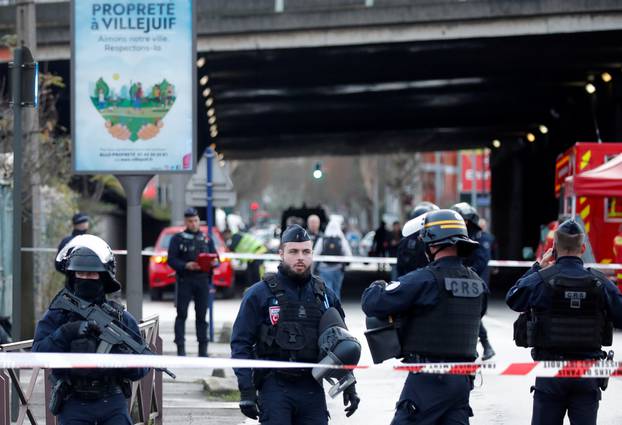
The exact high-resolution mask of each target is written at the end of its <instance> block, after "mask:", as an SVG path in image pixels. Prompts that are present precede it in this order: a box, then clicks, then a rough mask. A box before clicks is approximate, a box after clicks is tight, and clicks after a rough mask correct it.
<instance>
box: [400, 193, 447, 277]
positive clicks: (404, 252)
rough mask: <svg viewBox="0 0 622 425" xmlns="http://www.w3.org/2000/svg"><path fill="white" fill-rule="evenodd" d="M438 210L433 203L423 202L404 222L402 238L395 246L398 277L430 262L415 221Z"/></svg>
mask: <svg viewBox="0 0 622 425" xmlns="http://www.w3.org/2000/svg"><path fill="white" fill-rule="evenodd" d="M438 209H439V208H438V207H437V206H436V205H434V204H433V203H431V202H427V201H424V202H422V203H420V204H418V205H417V206H416V207H415V208H414V209H413V210H412V212H411V213H410V215H409V221H408V222H406V224H405V225H404V228H403V229H402V236H404V237H403V238H402V240H401V241H400V243H399V245H398V246H397V275H398V276H404V275H405V274H407V273H410V272H412V271H414V270H417V269H419V268H421V267H425V266H427V265H428V264H430V260H429V259H428V256H427V255H426V251H425V244H424V243H423V241H422V240H421V239H420V238H419V235H420V229H419V226H418V225H417V224H416V220H415V219H417V218H418V217H421V216H423V215H424V214H426V213H428V212H430V211H438ZM411 232H412V233H411Z"/></svg>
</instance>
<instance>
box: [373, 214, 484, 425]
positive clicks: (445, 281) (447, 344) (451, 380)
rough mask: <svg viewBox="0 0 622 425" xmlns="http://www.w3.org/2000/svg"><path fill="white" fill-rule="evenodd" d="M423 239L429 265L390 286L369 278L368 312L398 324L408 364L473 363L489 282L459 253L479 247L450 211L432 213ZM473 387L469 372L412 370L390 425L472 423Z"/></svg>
mask: <svg viewBox="0 0 622 425" xmlns="http://www.w3.org/2000/svg"><path fill="white" fill-rule="evenodd" d="M421 237H422V240H423V241H424V242H425V244H426V249H427V252H428V256H429V257H430V259H431V260H432V263H430V264H429V265H428V266H426V267H424V268H420V269H418V270H415V271H413V272H411V273H408V274H407V275H405V276H401V277H400V278H399V279H398V280H397V281H396V282H391V283H390V284H388V285H387V284H386V282H383V281H376V282H374V283H372V285H371V286H370V287H369V288H367V289H366V290H365V291H364V292H363V297H362V307H363V311H364V312H365V314H366V315H367V316H375V317H379V318H386V317H389V316H390V317H393V318H394V319H395V320H397V321H399V322H400V323H401V324H400V326H399V332H400V341H401V345H402V348H401V349H402V353H401V355H400V357H403V358H404V360H405V361H406V362H407V363H421V362H423V363H426V362H429V363H437V362H471V361H473V360H475V359H476V358H477V350H476V347H477V334H478V331H479V323H480V316H481V314H482V308H483V297H484V294H485V293H486V291H487V287H486V284H485V283H484V281H483V280H481V278H480V277H479V276H478V275H477V274H476V273H475V272H474V271H473V270H471V269H470V268H468V267H466V266H464V265H463V263H462V258H461V257H465V256H468V255H470V254H471V252H472V251H473V250H474V249H475V248H477V245H478V244H477V242H474V241H472V240H471V239H469V237H468V236H467V228H466V225H465V223H464V221H463V219H462V217H461V216H460V214H458V213H456V212H455V211H451V210H438V211H432V212H429V213H428V214H427V215H426V217H425V222H424V228H423V230H422V231H421ZM472 388H473V385H472V379H471V377H469V376H454V375H429V374H417V373H410V374H409V375H408V378H407V379H406V383H405V384H404V388H403V390H402V394H401V395H400V399H399V402H398V403H397V406H396V412H395V416H394V418H393V422H392V424H393V425H401V424H455V425H459V424H468V423H469V417H470V416H472V414H473V413H472V410H471V407H470V406H469V394H470V391H471V389H472Z"/></svg>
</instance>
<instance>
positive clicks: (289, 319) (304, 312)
mask: <svg viewBox="0 0 622 425" xmlns="http://www.w3.org/2000/svg"><path fill="white" fill-rule="evenodd" d="M264 282H265V283H266V285H268V288H269V289H270V292H272V294H273V295H274V296H275V297H276V299H277V302H278V306H279V313H278V314H279V317H278V321H277V322H276V323H275V324H273V325H272V324H271V325H266V324H263V325H261V330H260V338H259V342H258V343H257V346H256V352H257V356H258V357H259V358H260V359H269V360H285V361H297V362H312V363H315V362H316V361H318V357H319V348H318V336H319V335H318V327H319V323H320V318H321V317H322V314H324V311H325V310H326V304H325V302H326V293H325V287H324V282H322V281H321V280H320V279H318V278H317V277H315V276H313V279H312V285H313V292H314V294H315V299H314V300H313V301H312V302H306V301H295V300H291V299H289V298H288V297H287V296H286V295H285V290H284V288H283V286H282V285H281V283H280V282H279V281H278V279H277V277H276V275H274V274H268V275H266V276H265V277H264Z"/></svg>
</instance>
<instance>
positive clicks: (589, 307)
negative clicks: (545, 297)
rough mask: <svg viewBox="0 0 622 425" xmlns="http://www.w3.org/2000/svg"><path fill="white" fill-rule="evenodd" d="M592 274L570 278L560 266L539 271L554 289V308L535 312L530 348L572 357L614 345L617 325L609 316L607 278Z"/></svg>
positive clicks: (529, 325)
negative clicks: (614, 328) (603, 287)
mask: <svg viewBox="0 0 622 425" xmlns="http://www.w3.org/2000/svg"><path fill="white" fill-rule="evenodd" d="M590 272H591V273H590V275H586V276H582V277H574V276H567V275H564V273H563V272H562V271H561V270H560V268H559V266H557V265H554V266H552V267H550V268H547V269H546V270H540V271H539V272H538V273H539V274H540V277H541V278H542V280H543V281H544V282H545V284H547V285H548V286H549V288H550V293H551V307H550V308H549V309H545V310H542V309H534V310H532V311H531V317H530V319H531V320H530V322H528V323H527V325H526V332H527V338H526V339H527V341H526V342H527V346H529V347H534V348H536V352H537V351H538V350H540V351H542V352H547V353H557V354H559V355H564V354H568V355H569V356H570V355H571V353H582V352H583V353H586V352H593V351H599V350H600V349H601V347H602V346H603V345H611V343H612V337H613V323H612V322H611V321H610V319H608V317H607V310H606V303H605V298H604V297H605V296H604V294H603V290H602V285H603V280H602V279H603V278H604V277H603V276H600V275H599V274H598V272H594V271H592V270H590ZM604 279H606V278H604Z"/></svg>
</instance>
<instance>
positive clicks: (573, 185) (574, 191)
mask: <svg viewBox="0 0 622 425" xmlns="http://www.w3.org/2000/svg"><path fill="white" fill-rule="evenodd" d="M621 153H622V143H586V142H579V143H576V144H575V145H574V146H573V147H571V148H570V149H568V150H567V151H566V152H564V153H562V154H560V155H559V156H558V158H557V162H556V164H555V194H556V196H557V197H558V198H561V202H560V205H561V211H560V213H561V214H560V215H563V216H566V217H570V216H573V213H574V215H576V216H577V217H580V218H581V220H582V221H583V223H584V226H585V231H586V233H587V235H588V237H589V242H590V245H591V248H592V252H593V256H594V259H595V261H597V262H599V263H612V262H614V258H615V257H614V252H613V240H614V238H615V237H616V235H617V234H618V233H619V229H620V225H621V224H622V197H620V196H617V195H619V193H616V191H614V190H611V189H604V190H600V192H594V191H593V190H592V191H591V192H590V191H587V192H586V191H585V190H584V189H583V188H584V187H585V185H584V184H581V183H583V180H584V179H583V177H584V176H582V173H586V172H588V171H590V170H593V171H591V172H590V173H588V174H585V176H589V177H590V179H591V180H592V181H593V182H594V181H596V182H598V183H601V184H599V186H601V187H602V184H610V185H612V186H611V187H613V185H617V186H616V187H620V184H622V176H620V178H621V180H620V182H617V181H616V178H615V176H616V175H617V174H618V173H617V172H614V173H613V175H614V178H611V176H612V170H604V169H603V168H606V167H607V166H608V165H607V166H605V165H603V164H605V163H609V161H611V160H613V159H614V158H616V157H617V156H618V155H619V154H621ZM616 162H617V160H616ZM600 170H602V171H603V173H600ZM601 174H602V178H600V175H601ZM579 176H580V177H579ZM569 177H570V178H569ZM605 187H606V186H605ZM585 193H591V194H590V195H589V196H583V194H585ZM618 285H621V286H622V282H618Z"/></svg>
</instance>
